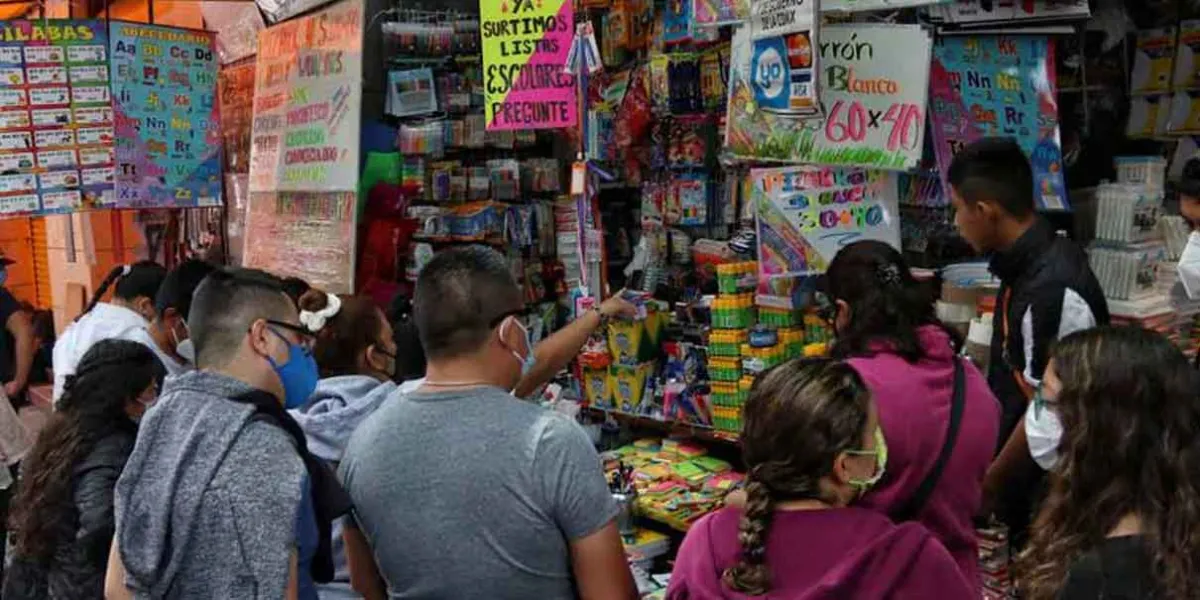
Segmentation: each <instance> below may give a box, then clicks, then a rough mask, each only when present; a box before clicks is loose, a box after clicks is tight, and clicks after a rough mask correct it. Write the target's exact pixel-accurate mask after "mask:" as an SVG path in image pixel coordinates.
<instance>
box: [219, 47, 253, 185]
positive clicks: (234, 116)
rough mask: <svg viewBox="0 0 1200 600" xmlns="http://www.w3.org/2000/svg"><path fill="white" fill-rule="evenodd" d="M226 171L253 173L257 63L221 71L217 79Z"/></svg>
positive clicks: (248, 63) (251, 62)
mask: <svg viewBox="0 0 1200 600" xmlns="http://www.w3.org/2000/svg"><path fill="white" fill-rule="evenodd" d="M217 81H218V82H219V85H218V89H219V92H220V105H221V138H222V140H223V144H224V157H225V172H226V173H227V174H228V173H249V172H250V128H251V125H252V124H253V122H254V61H248V62H244V63H241V64H238V65H234V66H230V67H225V68H222V69H221V71H220V73H219V74H218V76H217Z"/></svg>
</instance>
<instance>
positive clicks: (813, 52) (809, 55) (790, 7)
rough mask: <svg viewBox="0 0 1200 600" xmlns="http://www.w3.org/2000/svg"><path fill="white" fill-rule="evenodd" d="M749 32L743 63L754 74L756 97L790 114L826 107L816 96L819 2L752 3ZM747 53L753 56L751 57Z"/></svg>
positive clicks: (800, 115)
mask: <svg viewBox="0 0 1200 600" xmlns="http://www.w3.org/2000/svg"><path fill="white" fill-rule="evenodd" d="M738 34H740V35H748V36H749V39H750V40H752V41H751V42H747V41H746V40H745V39H744V38H743V39H742V40H741V43H735V44H734V45H735V46H737V47H738V50H739V53H738V56H739V58H738V59H737V60H738V61H739V67H742V68H744V69H746V70H745V71H744V73H747V74H752V76H751V78H749V79H747V81H748V82H750V83H751V84H752V89H753V91H754V102H755V103H756V104H757V105H758V106H759V108H762V109H763V110H764V111H766V112H769V113H773V114H776V115H779V116H780V117H787V118H805V117H812V116H816V115H818V114H820V113H821V106H820V103H819V102H818V100H817V92H818V90H819V88H820V82H819V81H818V73H820V72H821V68H820V53H819V52H818V51H817V49H818V48H819V45H818V39H817V12H816V3H815V2H811V1H807V2H806V1H805V0H784V1H776V0H769V1H761V0H760V1H756V2H752V3H751V5H750V25H749V27H743V28H740V29H738ZM746 57H749V58H748V59H747V58H746Z"/></svg>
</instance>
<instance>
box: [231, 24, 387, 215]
mask: <svg viewBox="0 0 1200 600" xmlns="http://www.w3.org/2000/svg"><path fill="white" fill-rule="evenodd" d="M362 37H363V7H362V2H361V0H348V1H346V2H342V3H341V4H335V5H334V6H332V7H330V8H327V9H325V10H323V11H321V12H318V13H314V14H311V15H308V16H306V17H301V18H298V19H292V20H290V21H287V22H284V23H280V24H278V25H275V26H274V27H270V28H268V29H266V30H264V31H263V32H262V34H261V35H259V38H258V59H257V67H256V72H255V78H256V84H255V94H254V125H253V134H252V138H253V139H252V140H251V149H250V191H252V192H273V191H288V192H352V191H354V190H355V189H356V188H357V184H358V153H359V146H358V138H359V129H360V127H361V121H362V110H361V107H362Z"/></svg>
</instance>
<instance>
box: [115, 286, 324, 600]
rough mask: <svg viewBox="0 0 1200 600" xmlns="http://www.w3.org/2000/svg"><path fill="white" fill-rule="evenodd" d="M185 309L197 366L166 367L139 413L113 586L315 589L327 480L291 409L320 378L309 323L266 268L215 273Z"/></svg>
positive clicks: (212, 592)
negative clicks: (150, 405) (153, 397)
mask: <svg viewBox="0 0 1200 600" xmlns="http://www.w3.org/2000/svg"><path fill="white" fill-rule="evenodd" d="M188 323H189V324H190V326H191V334H192V339H193V340H194V342H193V343H194V344H195V350H196V363H197V366H198V367H199V370H198V371H195V372H191V373H187V374H184V375H181V376H179V377H175V378H172V379H169V380H168V381H167V383H166V385H165V386H164V388H163V391H162V395H161V396H160V397H159V401H158V403H157V405H156V406H155V407H154V409H153V410H151V411H150V412H148V413H147V414H146V416H145V418H144V419H143V420H142V422H141V427H140V429H139V432H138V441H137V445H136V447H135V448H134V451H133V454H132V455H131V456H130V457H129V462H128V464H127V465H126V467H125V471H124V472H123V474H122V476H121V479H120V480H119V481H118V483H117V489H116V519H117V533H116V536H115V538H114V540H113V550H112V553H111V555H110V557H109V573H108V578H107V581H106V594H107V597H108V598H110V599H111V598H128V597H136V598H271V599H275V598H315V597H316V596H315V592H314V591H313V589H312V581H313V580H312V578H311V577H310V569H309V563H310V562H312V561H313V557H314V556H315V555H316V554H317V550H316V548H317V547H318V545H319V540H320V533H319V531H318V529H319V527H318V526H317V523H318V522H319V521H320V519H319V518H318V516H317V515H318V514H320V512H321V507H320V506H319V505H320V504H321V500H320V499H319V490H318V488H319V487H320V486H321V485H323V483H324V481H323V478H322V477H321V476H320V474H319V473H315V472H314V471H313V470H312V468H311V465H310V464H309V463H310V462H312V461H311V456H310V455H308V452H307V449H306V447H305V446H304V443H303V434H302V433H299V428H298V427H296V426H295V422H294V421H291V419H290V417H287V415H286V413H285V412H284V411H283V408H284V407H285V406H290V405H293V404H297V405H298V403H300V402H303V401H304V400H305V399H306V398H307V397H308V395H309V394H310V393H311V392H312V388H313V386H314V385H315V383H316V379H317V374H316V364H315V362H314V361H313V360H312V355H311V344H312V336H311V334H310V333H309V332H308V331H307V330H306V329H304V328H303V327H302V326H301V325H299V319H298V315H297V313H296V307H295V305H294V304H293V303H292V302H291V300H290V299H288V297H287V296H286V295H285V294H284V293H283V291H282V288H280V287H279V284H278V280H276V279H275V278H273V277H271V276H269V275H267V274H265V273H260V272H256V271H217V272H215V273H213V274H212V275H210V276H209V277H208V278H207V279H205V281H204V283H202V284H201V285H200V287H199V288H198V289H197V290H196V295H195V298H194V300H193V302H192V308H191V311H190V314H189V316H188ZM310 363H311V364H310ZM296 434H299V437H300V440H299V442H297V440H296V439H295V435H296ZM310 489H311V490H318V491H317V492H313V493H310ZM314 498H316V499H315V500H314ZM314 504H316V505H318V506H316V507H314ZM343 508H346V507H343ZM327 526H328V523H326V527H327ZM325 536H326V538H328V529H326V530H325ZM329 568H330V569H331V567H329Z"/></svg>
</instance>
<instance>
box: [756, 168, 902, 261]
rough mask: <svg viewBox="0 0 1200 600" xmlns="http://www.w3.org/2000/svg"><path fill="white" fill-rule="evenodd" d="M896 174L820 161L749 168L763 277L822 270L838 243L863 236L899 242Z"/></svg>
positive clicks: (861, 238)
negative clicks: (777, 167)
mask: <svg viewBox="0 0 1200 600" xmlns="http://www.w3.org/2000/svg"><path fill="white" fill-rule="evenodd" d="M896 177H897V175H896V174H895V173H889V172H887V171H876V170H869V169H857V168H855V169H840V168H832V167H818V166H799V167H787V168H782V169H753V170H751V171H750V176H749V179H748V180H747V185H746V188H747V189H746V192H747V193H748V194H749V197H750V201H751V202H752V205H753V207H754V211H755V215H756V218H757V226H758V248H759V250H758V269H759V278H760V279H762V280H764V281H766V280H769V279H772V278H777V277H794V276H797V275H811V274H814V273H821V272H824V271H825V269H826V268H828V266H829V262H830V261H831V260H833V257H834V256H835V255H836V254H837V252H838V250H839V249H841V248H842V247H843V246H845V245H847V244H850V243H853V242H857V241H860V240H879V241H882V242H887V243H889V244H891V245H892V246H895V247H896V248H899V247H900V208H899V200H898V197H897V189H898V188H897V181H896Z"/></svg>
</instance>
